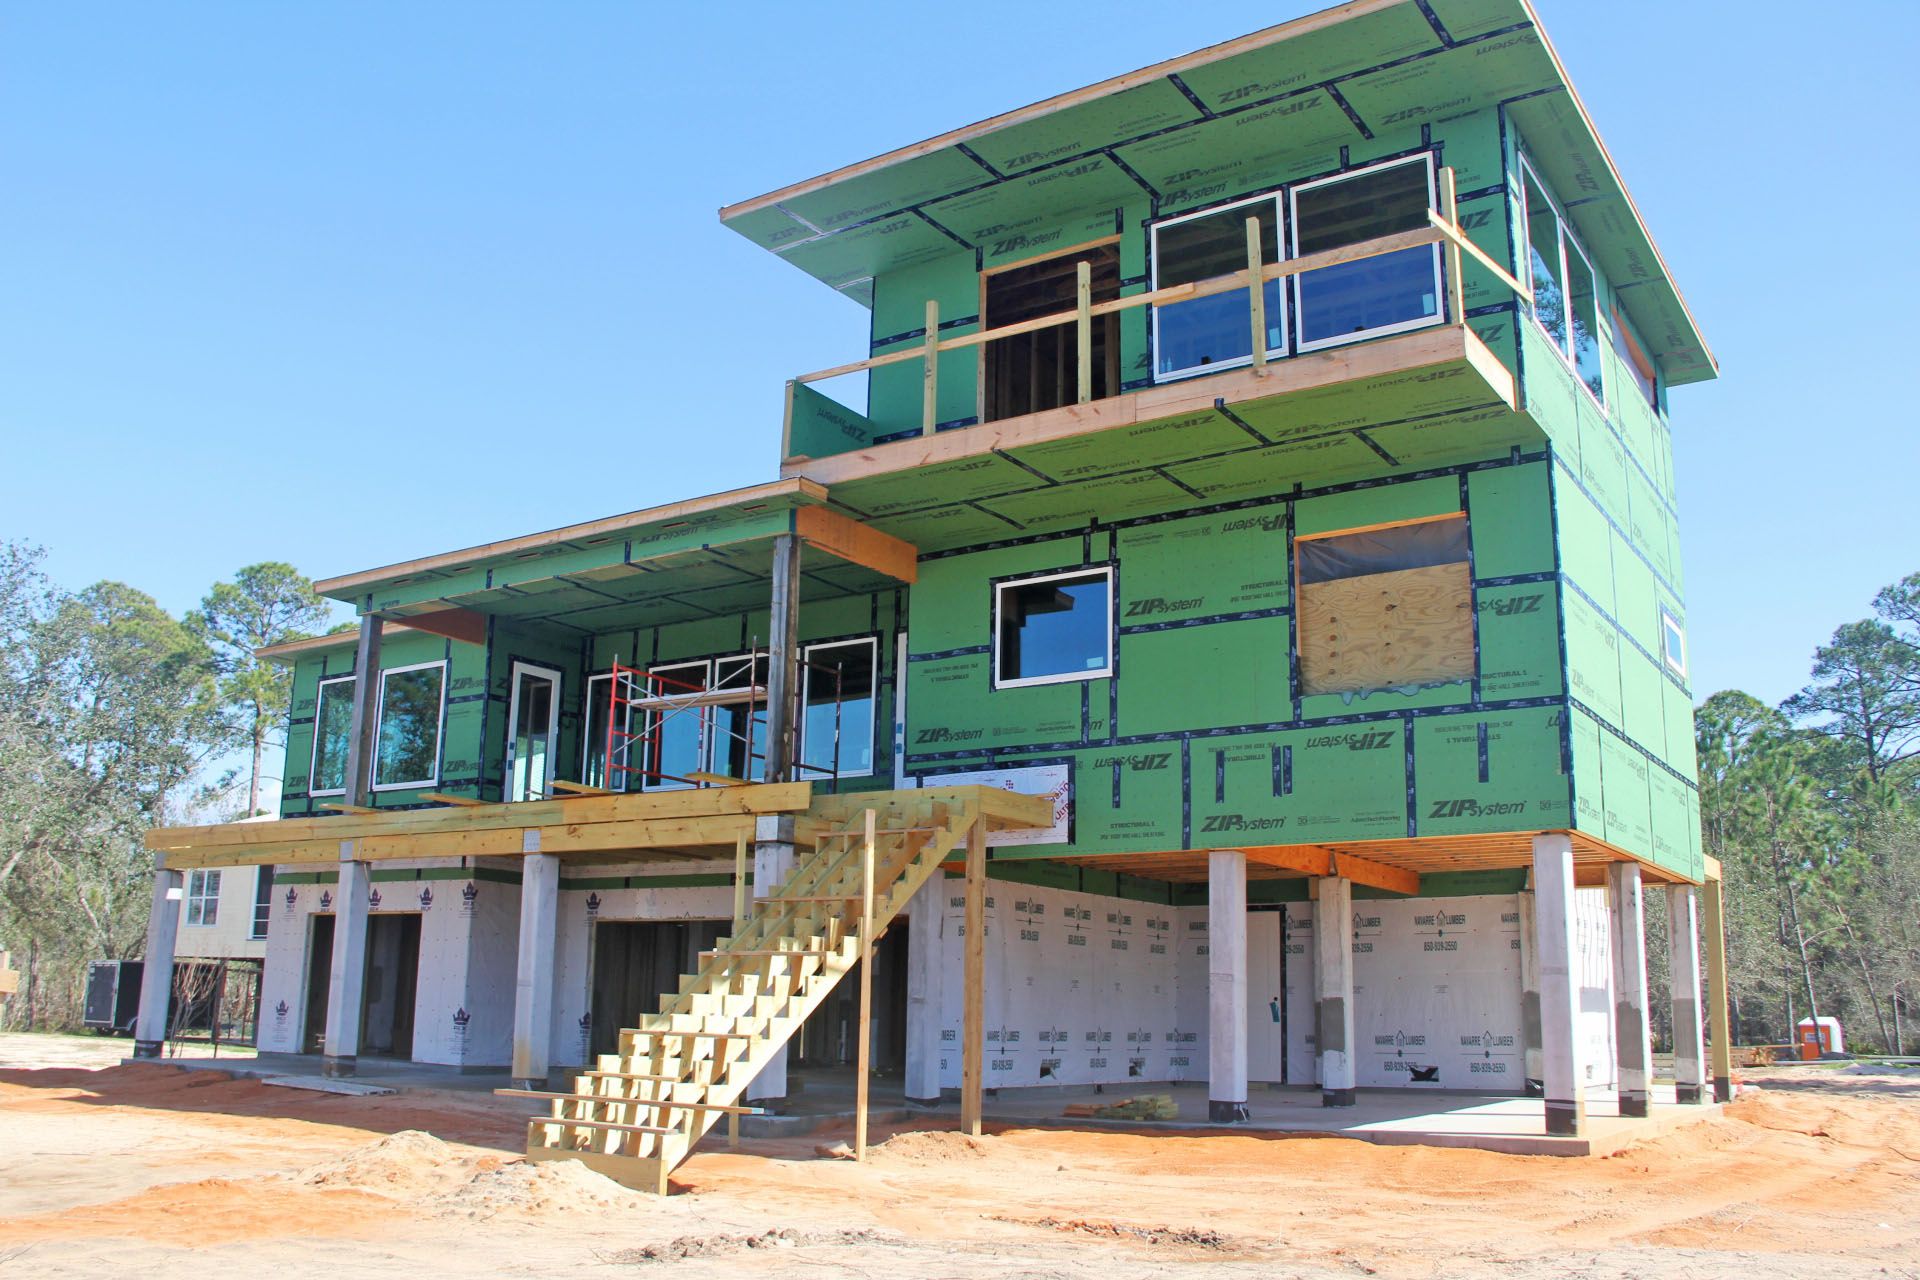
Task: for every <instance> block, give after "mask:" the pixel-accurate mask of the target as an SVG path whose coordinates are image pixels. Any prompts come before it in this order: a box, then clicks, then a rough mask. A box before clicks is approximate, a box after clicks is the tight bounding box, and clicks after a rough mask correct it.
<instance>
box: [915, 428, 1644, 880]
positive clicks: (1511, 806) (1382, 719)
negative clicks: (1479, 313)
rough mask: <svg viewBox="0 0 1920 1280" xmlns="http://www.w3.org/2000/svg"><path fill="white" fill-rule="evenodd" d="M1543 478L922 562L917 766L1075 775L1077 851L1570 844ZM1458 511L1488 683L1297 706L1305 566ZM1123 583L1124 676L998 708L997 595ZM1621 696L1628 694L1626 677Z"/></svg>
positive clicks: (1192, 511) (1204, 515)
mask: <svg viewBox="0 0 1920 1280" xmlns="http://www.w3.org/2000/svg"><path fill="white" fill-rule="evenodd" d="M1550 467H1551V464H1550V463H1549V461H1548V460H1547V458H1546V457H1545V455H1544V451H1543V450H1536V451H1535V452H1531V453H1522V452H1517V451H1508V452H1507V454H1506V455H1505V456H1504V457H1500V458H1495V459H1488V460H1485V461H1482V462H1477V463H1470V464H1463V465H1458V466H1454V467H1449V468H1444V469H1440V470H1437V471H1432V472H1428V473H1418V474H1415V475H1413V476H1411V477H1408V478H1405V479H1395V478H1391V477H1389V476H1381V475H1379V474H1378V472H1379V471H1380V470H1381V466H1380V464H1379V463H1378V461H1377V460H1376V466H1375V471H1376V474H1375V476H1373V477H1369V478H1366V479H1362V480H1359V481H1354V482H1350V483H1348V484H1345V485H1341V486H1336V487H1333V488H1330V489H1324V490H1315V489H1303V490H1302V491H1301V492H1299V493H1298V494H1297V495H1276V494H1271V493H1269V494H1267V495H1265V496H1263V497H1258V498H1252V499H1247V500H1243V501H1239V502H1235V503H1231V504H1225V505H1220V506H1212V507H1194V506H1189V507H1187V508H1185V509H1182V510H1178V511H1174V512H1170V513H1165V514H1159V515H1148V516H1139V517H1133V518H1119V519H1109V520H1105V521H1099V522H1091V523H1089V524H1088V525H1086V526H1085V527H1083V528H1082V529H1080V530H1077V531H1075V532H1072V533H1069V534H1059V535H1051V536H1040V537H1027V538H1019V539H1013V540H1010V541H1008V542H1005V543H1001V544H997V545H996V544H989V545H984V546H981V547H977V548H959V549H954V550H950V551H943V552H939V553H936V554H932V555H928V556H926V557H924V558H923V559H922V561H921V566H920V567H921V573H920V580H919V582H918V583H916V584H915V586H914V587H913V588H912V592H911V603H912V609H911V621H910V626H909V629H908V649H909V655H910V660H909V664H908V667H909V671H908V676H907V686H908V694H907V703H906V706H907V717H906V718H907V736H906V762H905V763H906V768H907V771H908V773H909V774H911V775H914V776H920V777H930V776H937V775H940V774H945V773H952V772H958V771H961V770H967V769H983V768H1015V767H1019V766H1021V765H1049V766H1055V767H1060V766H1064V767H1066V768H1067V769H1068V771H1069V772H1070V776H1071V779H1072V785H1073V794H1074V808H1073V812H1074V824H1073V830H1072V832H1071V839H1070V841H1069V842H1067V843H1066V844H1063V845H1032V846H1019V845H1014V846H1007V847H1005V848H1000V849H997V850H996V851H995V856H996V857H997V858H1000V859H1003V860H1007V861H1019V860H1022V859H1030V858H1048V857H1056V856H1062V855H1067V854H1096V853H1098V854H1112V853H1127V852H1153V851H1162V850H1169V849H1205V848H1232V847H1236V846H1239V845H1246V844H1251V843H1260V844H1276V845H1280V844H1300V843H1316V842H1326V841H1357V840H1378V839H1404V838H1406V837H1407V836H1409V835H1414V836H1421V835H1430V834H1460V833H1490V832H1501V831H1521V830H1538V829H1540V828H1542V827H1551V826H1556V825H1557V826H1565V825H1568V824H1569V821H1570V820H1569V816H1568V815H1569V808H1570V803H1571V798H1570V796H1569V790H1568V785H1567V783H1568V779H1567V774H1566V768H1565V760H1566V758H1567V756H1566V752H1565V751H1564V750H1563V744H1562V737H1563V728H1562V721H1563V719H1564V717H1565V714H1566V694H1565V689H1564V680H1563V674H1562V673H1563V666H1562V662H1561V656H1560V654H1561V643H1560V608H1559V593H1558V592H1557V590H1556V578H1555V573H1554V564H1555V556H1554V545H1553V507H1552V495H1551V492H1550V486H1549V475H1550ZM1460 511H1465V512H1466V514H1467V518H1468V522H1469V529H1470V532H1471V545H1472V550H1473V555H1474V557H1475V564H1474V574H1475V578H1474V601H1475V619H1476V631H1477V636H1478V648H1479V657H1480V661H1479V670H1478V677H1477V678H1476V679H1475V680H1473V681H1470V682H1469V681H1462V682H1460V683H1457V684H1449V685H1445V686H1442V687H1439V688H1427V689H1416V690H1413V691H1410V692H1400V691H1392V690H1388V691H1381V692H1376V693H1373V694H1370V695H1368V696H1366V697H1356V698H1352V699H1346V698H1341V697H1336V696H1324V697H1308V698H1302V697H1300V696H1299V695H1298V694H1297V692H1296V686H1295V680H1294V674H1293V673H1294V671H1295V669H1296V666H1297V656H1296V653H1295V647H1296V646H1295V639H1294V624H1293V599H1294V597H1293V592H1292V570H1291V565H1292V559H1293V557H1292V547H1291V541H1292V538H1293V536H1294V535H1295V534H1296V533H1327V532H1335V531H1338V530H1341V529H1350V528H1357V527H1362V526H1368V525H1377V524H1382V523H1388V522H1392V521H1397V520H1410V519H1417V518H1420V517H1425V516H1434V515H1447V514H1451V513H1454V512H1460ZM1082 566H1110V567H1111V568H1112V570H1113V574H1114V581H1115V593H1114V599H1115V616H1114V619H1113V633H1112V645H1113V652H1114V653H1115V654H1117V656H1118V661H1117V664H1116V667H1115V674H1114V676H1113V677H1112V678H1111V679H1097V680H1090V681H1086V682H1080V683H1067V684H1055V685H1043V686H1039V687H1033V688H1012V689H995V688H993V687H992V680H991V671H992V663H993V645H994V637H993V634H992V608H993V588H994V584H995V582H996V581H998V580H1002V579H1007V578H1017V577H1021V576H1025V575H1029V574H1036V573H1044V572H1049V571H1056V570H1063V569H1072V568H1078V567H1082ZM1616 679H1617V677H1616Z"/></svg>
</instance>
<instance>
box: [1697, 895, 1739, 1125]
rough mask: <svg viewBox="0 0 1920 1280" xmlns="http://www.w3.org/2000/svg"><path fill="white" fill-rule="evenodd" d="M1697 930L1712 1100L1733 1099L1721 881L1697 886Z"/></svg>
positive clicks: (1724, 921) (1724, 898) (1724, 900)
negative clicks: (1702, 953)
mask: <svg viewBox="0 0 1920 1280" xmlns="http://www.w3.org/2000/svg"><path fill="white" fill-rule="evenodd" d="M1700 908H1701V910H1700V931H1701V933H1702V934H1704V935H1705V945H1706V949H1707V1026H1708V1027H1709V1028H1710V1029H1711V1030H1712V1032H1713V1045H1712V1059H1713V1100H1714V1101H1715V1102H1732V1101H1733V1027H1732V1025H1731V1024H1730V1021H1729V1019H1728V1017H1727V926H1726V895H1725V890H1724V887H1723V882H1722V881H1721V880H1720V879H1719V878H1718V877H1715V878H1714V879H1710V880H1708V881H1706V882H1705V883H1704V884H1702V885H1701V886H1700Z"/></svg>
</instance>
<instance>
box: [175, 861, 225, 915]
mask: <svg viewBox="0 0 1920 1280" xmlns="http://www.w3.org/2000/svg"><path fill="white" fill-rule="evenodd" d="M186 899H187V901H186V913H185V915H184V916H183V917H182V919H181V923H182V924H185V925H187V926H189V927H190V928H195V929H211V928H214V927H215V926H217V925H218V924H219V923H220V872H219V870H218V869H217V868H208V869H202V870H196V871H189V872H187V895H186Z"/></svg>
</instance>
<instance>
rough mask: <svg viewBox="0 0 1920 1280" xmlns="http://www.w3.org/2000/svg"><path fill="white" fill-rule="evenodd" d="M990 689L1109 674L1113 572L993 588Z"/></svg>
mask: <svg viewBox="0 0 1920 1280" xmlns="http://www.w3.org/2000/svg"><path fill="white" fill-rule="evenodd" d="M993 606H994V629H993V638H994V655H993V663H994V666H993V672H994V679H993V683H994V687H995V688H999V689H1006V688H1010V687H1015V686H1019V685H1029V684H1058V683H1060V682H1061V681H1064V680H1091V679H1094V678H1096V677H1099V676H1105V675H1111V674H1112V673H1113V570H1111V569H1104V568H1103V569H1093V570H1079V569H1076V570H1074V571H1072V572H1069V573H1053V574H1048V575H1046V576H1044V577H1038V578H1023V579H1019V580H1017V581H1013V582H1000V583H995V584H994V588H993Z"/></svg>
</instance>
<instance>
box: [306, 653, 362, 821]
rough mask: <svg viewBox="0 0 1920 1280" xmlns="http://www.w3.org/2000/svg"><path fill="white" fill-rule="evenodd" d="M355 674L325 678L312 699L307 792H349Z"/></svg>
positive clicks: (328, 793)
mask: <svg viewBox="0 0 1920 1280" xmlns="http://www.w3.org/2000/svg"><path fill="white" fill-rule="evenodd" d="M353 688H354V679H353V677H352V676H335V677H333V678H332V679H329V680H322V681H321V682H320V687H319V689H318V690H317V691H316V692H315V694H314V699H313V762H312V767H311V768H309V769H308V770H307V794H308V795H310V796H339V795H345V794H346V792H347V742H348V740H349V739H350V738H351V737H352V735H353Z"/></svg>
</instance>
